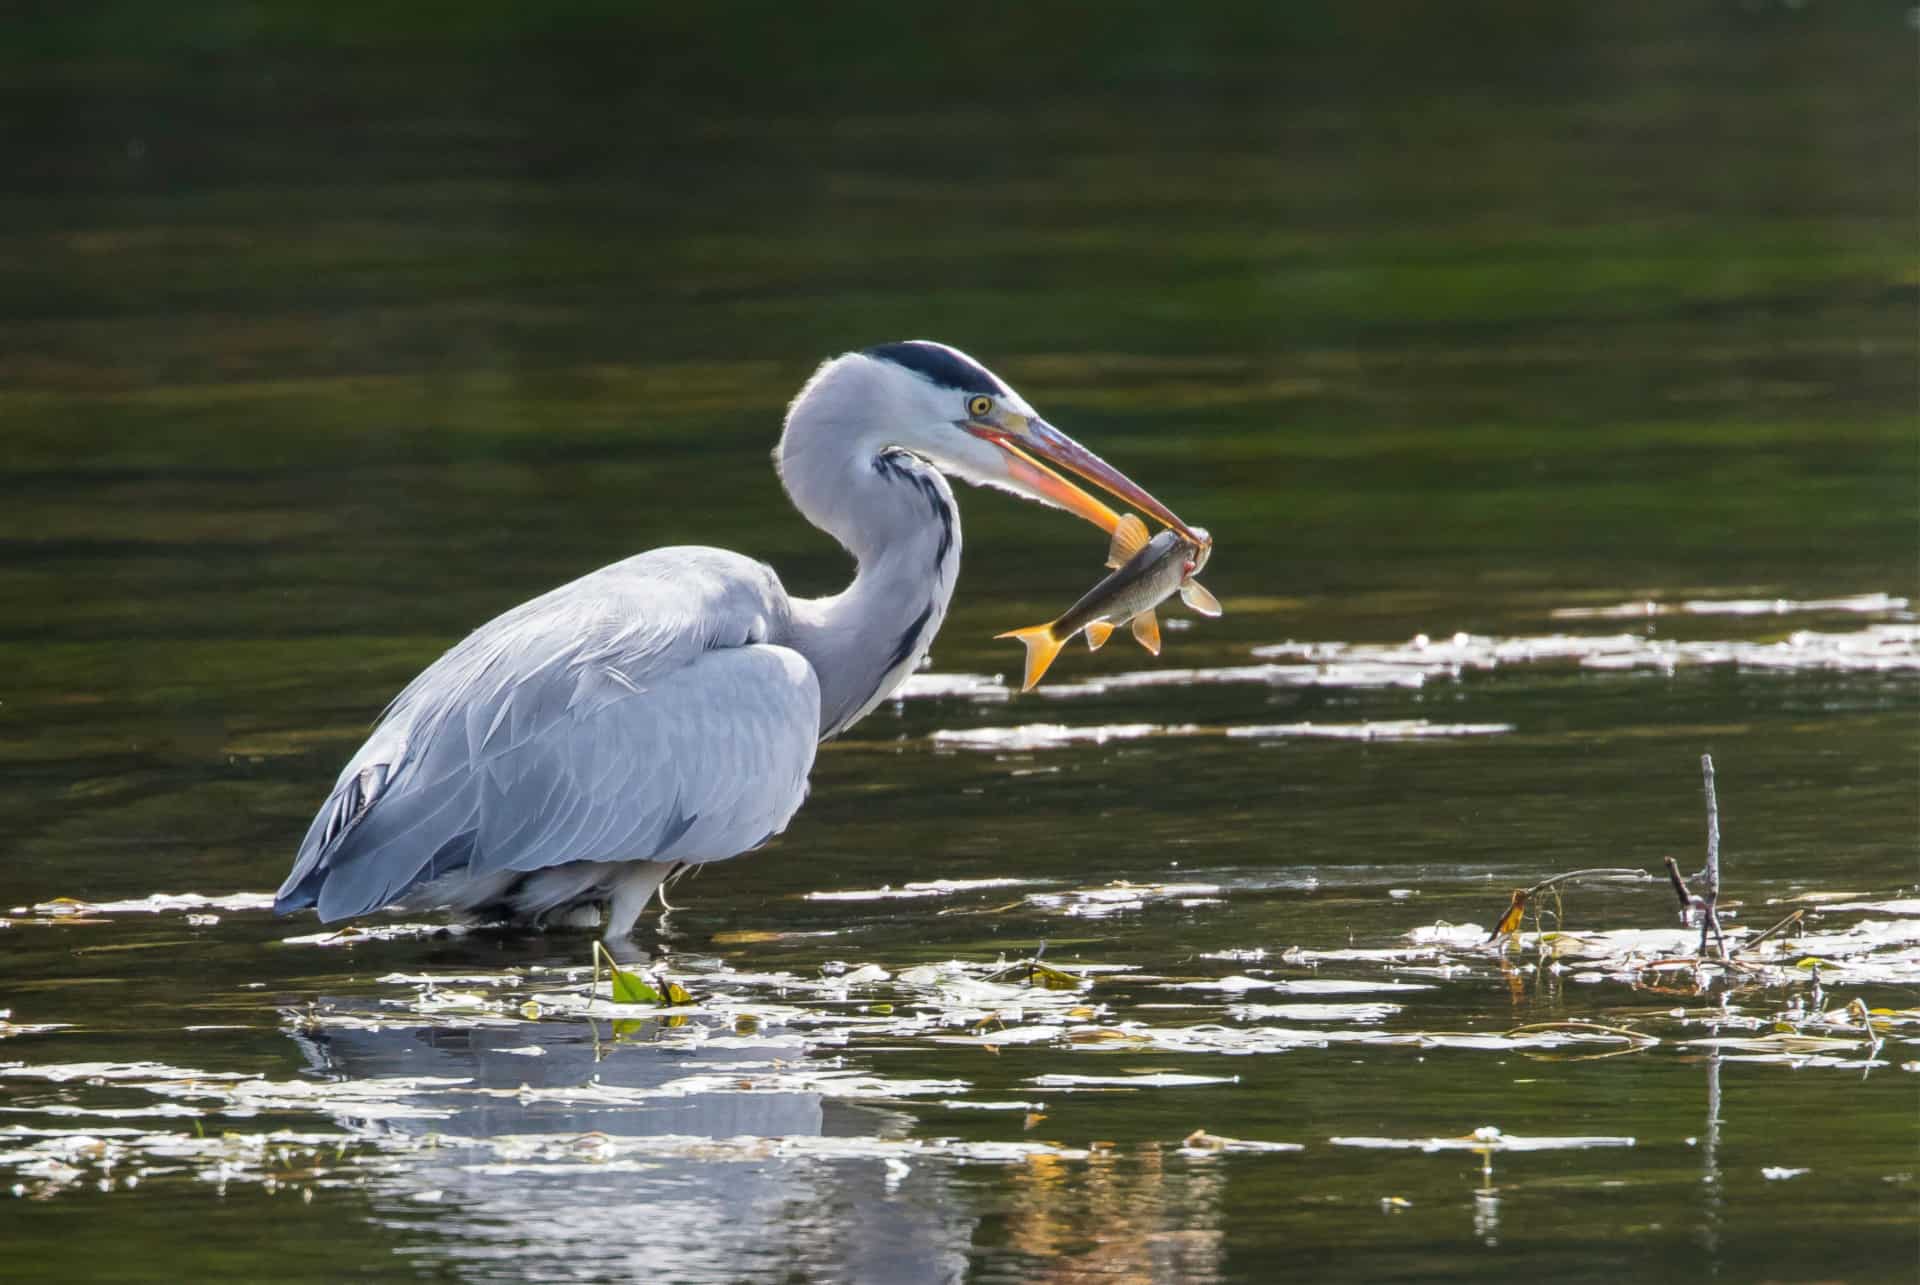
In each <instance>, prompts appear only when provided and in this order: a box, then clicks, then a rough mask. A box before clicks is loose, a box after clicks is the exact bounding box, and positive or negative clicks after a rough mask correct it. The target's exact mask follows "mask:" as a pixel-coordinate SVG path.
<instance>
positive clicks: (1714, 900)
mask: <svg viewBox="0 0 1920 1285" xmlns="http://www.w3.org/2000/svg"><path fill="white" fill-rule="evenodd" d="M1700 776H1701V779H1702V781H1703V782H1704V788H1705V790H1706V795H1707V868H1706V869H1705V870H1702V871H1701V872H1700V873H1699V874H1698V875H1695V876H1694V877H1695V878H1696V879H1704V880H1705V881H1706V885H1707V894H1706V896H1705V897H1703V898H1702V899H1701V900H1703V901H1704V902H1706V914H1705V915H1704V916H1702V919H1701V924H1700V955H1701V957H1702V958H1703V959H1704V958H1705V957H1706V953H1707V933H1708V931H1709V930H1711V931H1712V933H1713V941H1714V944H1715V945H1716V946H1718V947H1719V948H1720V958H1722V959H1725V958H1726V957H1727V939H1726V938H1725V937H1724V936H1722V935H1721V933H1720V912H1719V911H1718V910H1717V909H1716V907H1717V906H1718V905H1719V904H1720V804H1719V801H1718V800H1717V799H1716V798H1715V797H1714V792H1713V755H1711V754H1702V755H1701V756H1700Z"/></svg>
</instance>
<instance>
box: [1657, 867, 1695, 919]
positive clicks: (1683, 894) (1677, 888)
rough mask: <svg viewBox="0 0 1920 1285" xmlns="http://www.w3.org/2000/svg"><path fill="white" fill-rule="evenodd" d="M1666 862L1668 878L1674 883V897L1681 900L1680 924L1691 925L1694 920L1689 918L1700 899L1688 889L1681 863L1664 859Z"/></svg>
mask: <svg viewBox="0 0 1920 1285" xmlns="http://www.w3.org/2000/svg"><path fill="white" fill-rule="evenodd" d="M1664 860H1665V861H1666V863H1667V878H1668V879H1670V880H1672V881H1673V891H1674V895H1675V896H1677V897H1679V898H1680V922H1681V923H1682V924H1690V923H1692V922H1693V920H1692V919H1691V918H1690V917H1689V914H1690V912H1691V911H1692V910H1693V903H1694V902H1695V901H1696V900H1698V898H1696V897H1695V896H1694V895H1693V893H1692V892H1690V891H1689V890H1688V889H1687V881H1686V880H1685V879H1683V878H1681V877H1680V863H1679V862H1678V861H1675V860H1674V859H1673V858H1672V857H1667V858H1664Z"/></svg>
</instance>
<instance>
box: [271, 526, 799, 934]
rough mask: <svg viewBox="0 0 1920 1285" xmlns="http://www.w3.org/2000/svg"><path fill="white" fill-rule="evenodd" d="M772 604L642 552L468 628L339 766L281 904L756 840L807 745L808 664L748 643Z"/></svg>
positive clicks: (778, 619) (737, 580) (791, 798)
mask: <svg viewBox="0 0 1920 1285" xmlns="http://www.w3.org/2000/svg"><path fill="white" fill-rule="evenodd" d="M676 555H677V556H676ZM785 608H786V600H785V595H784V593H783V592H781V591H780V589H779V585H778V581H777V580H775V579H774V578H773V576H772V573H771V572H770V571H769V570H767V569H766V568H765V567H764V566H762V565H761V564H759V563H756V562H752V561H751V560H749V559H745V558H740V557H738V556H737V555H732V554H725V553H723V552H722V551H720V550H656V551H655V552H654V553H652V554H643V555H641V556H640V557H639V558H633V559H628V560H627V562H625V563H619V564H615V566H614V567H609V568H606V569H604V570H603V571H601V572H596V573H595V574H594V575H593V576H589V577H586V578H584V579H582V580H580V581H576V582H574V584H572V585H568V586H566V587H564V588H562V589H559V590H556V591H554V593H552V594H548V595H546V596H545V597H544V598H540V599H536V600H535V601H534V602H531V603H528V604H526V606H524V607H521V608H518V609H516V610H515V611H513V612H510V613H508V614H507V615H505V616H502V617H500V618H499V619H498V620H495V621H494V622H492V623H491V624H489V625H487V626H484V627H483V628H482V629H480V630H478V631H476V632H475V634H473V635H472V636H470V637H469V638H468V639H467V640H466V641H465V642H463V643H461V644H460V645H459V646H458V647H456V648H454V649H453V650H452V651H450V652H449V653H447V655H446V656H443V657H442V658H441V659H440V660H439V661H437V662H436V663H435V664H434V665H433V666H432V667H430V668H429V669H428V670H427V671H426V672H425V673H423V674H422V675H421V676H420V677H419V678H418V679H416V680H415V681H414V683H413V684H411V685H410V686H409V687H408V688H407V690H406V691H404V692H402V693H401V695H400V697H398V698H397V699H396V700H395V702H394V704H393V706H392V707H390V709H389V711H388V713H387V715H386V717H385V719H384V720H383V721H382V723H381V725H380V726H379V727H378V728H376V729H375V732H374V734H373V736H372V737H370V738H369V740H368V742H367V744H366V746H364V747H363V748H362V750H361V752H360V753H359V754H357V755H355V757H354V760H353V761H352V762H350V763H349V764H348V766H347V769H346V770H345V771H344V772H343V773H342V774H341V779H340V782H339V783H338V784H337V785H336V787H335V790H334V795H333V797H332V798H330V799H329V801H328V805H327V806H326V807H323V808H322V810H321V813H320V815H319V816H318V817H317V818H315V821H314V824H313V827H312V829H310V831H309V833H308V836H307V842H306V843H304V844H303V845H302V849H301V854H300V858H299V859H298V860H297V861H296V863H295V867H294V871H293V873H292V874H290V875H289V876H288V879H287V882H286V884H285V885H284V886H283V887H282V889H281V894H280V898H279V908H281V909H293V908H296V907H298V906H301V905H317V906H318V907H319V910H320V914H321V917H322V918H323V919H327V920H333V919H341V918H347V917H350V916H353V915H358V914H364V913H366V912H367V911H369V910H373V909H377V908H378V907H380V906H384V905H387V904H389V903H391V902H392V901H394V900H395V899H397V898H399V897H401V896H402V895H404V894H405V893H406V892H407V891H409V890H410V889H412V888H414V887H415V886H416V885H418V884H421V883H423V882H427V881H430V880H437V879H441V878H444V877H447V876H450V875H458V874H460V873H461V872H462V871H464V872H465V874H466V875H467V876H468V877H469V878H480V877H483V876H486V875H491V874H498V873H500V872H504V871H518V872H527V871H533V870H539V869H543V868H545V867H548V866H554V865H560V864H564V863H567V862H574V861H622V860H658V861H669V860H671V861H711V860H718V859H721V858H723V857H729V856H733V855H735V854H736V853H739V852H742V851H745V850H746V849H748V848H752V847H755V846H758V845H759V844H760V843H762V842H764V841H765V840H766V839H767V838H769V837H771V836H772V835H774V834H777V833H778V832H779V831H780V830H782V829H784V828H785V826H786V823H787V821H788V820H789V819H790V818H791V817H792V815H793V813H794V812H795V811H796V810H797V809H798V808H799V806H800V803H801V801H802V799H804V798H805V796H806V778H807V773H808V771H809V770H810V769H811V767H812V764H813V754H814V747H815V744H816V743H817V740H818V736H819V719H820V693H819V686H818V682H817V680H816V678H815V675H814V673H813V670H812V668H811V667H810V666H809V665H808V664H807V662H806V661H805V660H804V659H803V658H802V657H801V656H800V655H799V653H797V652H795V651H793V650H791V649H789V648H787V647H783V646H779V645H777V644H773V643H770V642H767V641H765V640H766V639H767V637H768V636H769V634H772V633H775V632H777V631H778V630H779V629H780V628H781V626H782V625H783V624H784V620H785V616H784V612H785Z"/></svg>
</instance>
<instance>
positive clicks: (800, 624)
mask: <svg viewBox="0 0 1920 1285" xmlns="http://www.w3.org/2000/svg"><path fill="white" fill-rule="evenodd" d="M796 426H797V425H796V424H795V423H789V425H788V430H787V435H786V437H784V438H783V439H782V441H781V451H780V474H781V480H782V481H783V482H784V483H785V484H786V487H787V493H788V495H789V496H791V497H792V499H793V502H794V506H795V507H796V508H798V509H799V510H800V512H801V513H802V514H804V515H805V516H806V518H807V520H808V521H810V522H812V523H813V524H814V525H815V526H817V527H820V528H821V529H822V530H824V531H826V532H828V533H829V534H830V535H832V536H833V537H834V538H835V539H836V540H838V541H839V542H840V543H841V545H843V546H844V547H845V548H846V550H847V551H848V552H849V553H851V554H852V555H853V557H854V559H855V561H856V562H857V563H858V570H857V571H856V572H855V574H854V577H853V583H852V584H850V585H848V586H847V588H846V589H844V590H842V591H841V592H840V593H837V594H833V595H832V596H830V597H825V598H802V599H796V600H795V601H794V603H793V615H792V625H791V633H790V636H789V638H788V640H787V641H788V645H789V646H791V647H793V648H794V649H795V650H796V651H798V652H799V653H800V654H801V655H803V656H805V657H806V658H807V661H808V662H809V663H810V664H811V665H812V666H813V670H814V673H815V674H816V675H817V676H818V678H819V681H820V738H821V739H822V740H826V739H827V738H829V737H832V736H836V735H838V734H839V733H840V732H842V731H845V730H846V729H847V728H848V727H850V726H852V724H853V723H855V722H856V721H858V720H859V719H860V718H862V717H863V716H864V715H865V714H866V713H867V712H868V711H869V710H871V709H872V708H873V707H874V706H875V705H878V704H879V703H880V702H881V701H883V700H885V699H886V698H887V696H888V695H889V694H890V693H891V692H892V691H893V689H894V688H896V687H898V686H899V685H900V683H901V682H902V681H903V680H904V679H905V678H906V677H907V675H909V674H911V673H912V672H913V671H914V669H915V668H916V667H917V666H918V665H919V664H920V661H921V659H922V658H923V657H925V656H926V654H927V651H928V649H929V648H930V647H932V645H933V638H934V635H935V634H937V633H938V632H939V631H940V625H941V622H942V621H944V620H945V619H946V615H947V603H948V602H949V600H951V599H952V597H953V586H954V580H955V578H956V575H957V573H958V571H959V567H960V515H959V511H958V509H957V508H956V507H955V505H954V502H953V491H952V490H951V488H949V487H948V486H947V481H946V479H945V478H944V477H942V476H941V475H940V473H939V471H938V470H936V469H935V468H933V467H932V466H931V465H929V464H927V463H926V462H925V461H924V460H921V459H919V458H918V457H916V456H914V455H912V454H909V453H908V452H906V451H903V450H899V449H896V448H893V447H891V446H887V445H877V444H874V443H861V442H859V441H857V440H854V441H848V440H847V439H845V438H842V439H840V441H839V442H838V443H835V444H834V445H837V446H839V448H840V449H838V450H821V449H819V448H820V446H821V445H822V444H821V443H818V442H814V443H808V442H806V441H805V440H804V437H803V438H802V439H800V440H796V434H795V428H796ZM799 427H804V426H799ZM796 448H798V449H796Z"/></svg>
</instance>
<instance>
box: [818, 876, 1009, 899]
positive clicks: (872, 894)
mask: <svg viewBox="0 0 1920 1285" xmlns="http://www.w3.org/2000/svg"><path fill="white" fill-rule="evenodd" d="M1044 882H1046V881H1045V880H1043V879H924V880H916V881H914V882H912V883H903V884H901V885H900V886H899V887H898V888H896V887H894V886H893V885H892V884H881V885H880V886H879V887H878V888H848V889H844V890H841V891H837V892H810V893H808V894H807V898H806V899H807V900H808V901H909V900H918V899H921V898H926V897H951V896H952V895H953V894H954V893H957V892H974V891H976V890H978V889H981V888H1022V887H1028V886H1031V885H1033V884H1037V883H1044Z"/></svg>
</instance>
